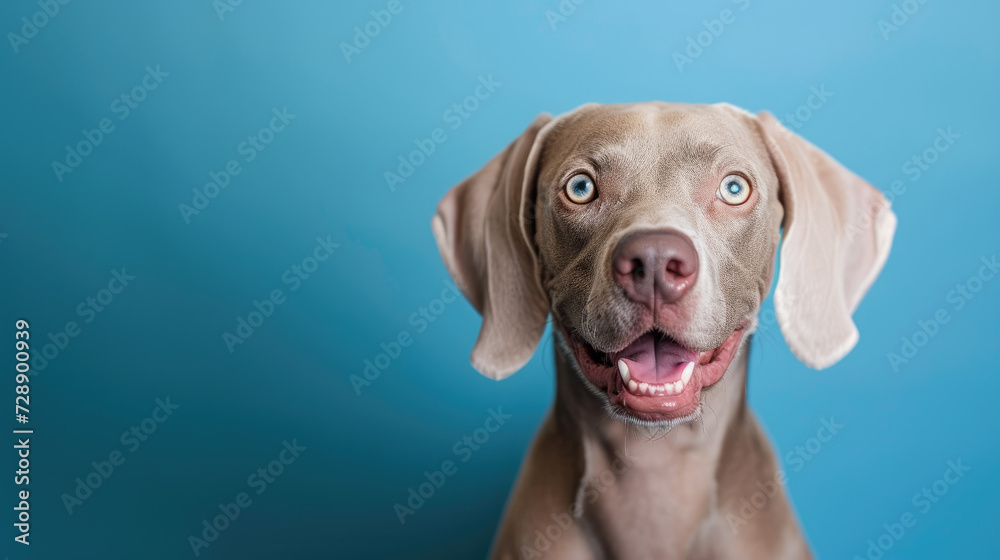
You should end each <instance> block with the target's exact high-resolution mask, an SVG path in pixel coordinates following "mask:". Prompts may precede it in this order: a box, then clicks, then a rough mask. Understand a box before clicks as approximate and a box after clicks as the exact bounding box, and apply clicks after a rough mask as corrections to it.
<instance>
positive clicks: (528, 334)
mask: <svg viewBox="0 0 1000 560" xmlns="http://www.w3.org/2000/svg"><path fill="white" fill-rule="evenodd" d="M550 121H552V117H551V116H549V115H547V114H542V115H539V116H538V117H537V118H535V120H534V122H532V123H531V125H530V126H528V128H527V130H525V131H524V132H523V133H521V135H520V136H519V137H518V138H517V139H516V140H514V142H512V143H511V144H510V145H509V146H507V148H506V149H505V150H504V151H502V152H500V154H498V155H497V156H495V157H494V158H493V159H491V160H490V161H489V163H487V164H486V166H485V167H483V168H482V169H480V170H479V171H477V172H476V173H474V174H473V175H471V176H470V177H468V178H467V179H465V180H464V181H462V182H461V183H460V184H459V185H458V186H456V187H454V188H453V189H451V190H450V191H448V194H446V195H445V197H444V198H443V199H442V200H441V202H440V203H439V204H438V208H437V215H435V216H434V219H433V220H432V221H431V227H432V229H433V230H434V238H435V239H436V240H437V245H438V250H439V251H440V252H441V257H442V258H443V259H444V263H445V266H446V267H447V268H448V272H449V273H450V274H451V277H452V278H453V279H454V280H455V283H456V284H458V287H459V288H460V289H461V290H462V293H464V294H465V297H466V298H467V299H468V300H469V302H470V303H472V306H473V307H475V308H476V310H477V311H479V313H480V314H481V315H482V316H483V324H482V327H481V328H480V330H479V338H478V339H477V340H476V345H475V346H474V347H473V349H472V367H474V368H476V369H477V370H478V371H479V372H480V373H482V374H483V375H486V376H487V377H492V378H493V379H503V378H504V377H507V376H509V375H510V374H512V373H514V372H515V371H517V370H519V369H521V367H523V366H524V364H526V363H527V362H528V360H530V359H531V355H532V354H534V352H535V348H536V347H537V346H538V343H539V342H540V341H541V339H542V334H543V333H544V332H545V324H546V320H547V319H548V315H549V304H548V298H547V297H546V296H545V292H544V290H543V289H542V285H541V278H540V271H539V265H538V256H537V253H536V251H535V248H534V232H533V231H532V228H531V227H530V223H531V222H529V221H528V213H529V212H531V213H532V217H533V212H534V198H535V195H534V193H535V179H536V177H535V175H536V171H537V163H538V157H539V151H540V139H541V132H542V129H543V128H544V127H545V125H546V124H548V123H549V122H550Z"/></svg>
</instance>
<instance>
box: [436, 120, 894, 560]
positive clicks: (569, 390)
mask: <svg viewBox="0 0 1000 560" xmlns="http://www.w3.org/2000/svg"><path fill="white" fill-rule="evenodd" d="M431 226H432V230H433V233H434V236H435V239H436V242H437V246H438V249H439V251H440V253H441V256H442V258H443V260H444V263H445V266H446V267H447V269H448V271H449V273H450V275H451V276H452V278H453V279H454V281H455V283H456V284H457V285H458V287H459V288H460V289H461V291H462V292H463V294H464V295H465V297H466V298H467V299H468V300H469V302H470V303H471V304H472V305H473V306H474V307H475V309H476V310H477V311H478V312H479V313H480V314H481V315H482V326H481V329H480V331H479V335H478V338H477V340H476V342H475V345H474V347H473V349H472V355H471V362H472V365H473V367H474V368H475V369H476V370H478V371H479V372H481V373H483V374H484V375H486V376H488V377H491V378H494V379H503V378H505V377H507V376H509V375H511V374H512V373H514V372H515V371H517V370H518V369H520V368H521V367H523V366H524V365H525V363H527V361H528V360H529V359H530V358H531V356H532V354H533V353H534V351H535V349H536V347H537V346H538V344H539V343H540V341H541V338H542V335H543V332H544V330H545V328H546V325H547V322H548V318H549V317H550V316H551V320H552V332H553V335H554V338H555V340H556V342H555V346H556V351H555V363H556V374H555V377H556V394H555V401H554V404H553V406H552V408H551V410H550V411H549V413H548V415H547V416H546V418H545V420H544V422H543V424H542V426H541V427H540V429H539V432H538V433H537V435H536V437H535V439H534V441H533V443H532V445H531V448H530V450H529V451H528V453H527V455H526V457H525V459H524V462H523V465H522V467H521V471H520V473H519V475H518V478H517V482H516V483H515V486H514V488H513V490H512V492H511V495H510V497H509V498H508V502H507V505H506V508H505V512H504V515H503V518H502V521H501V524H500V527H499V529H498V531H497V533H496V536H495V539H494V542H493V547H492V553H491V555H492V557H493V558H498V559H514V558H542V557H545V558H572V559H603V558H623V559H629V560H632V559H645V558H649V559H665V558H666V559H674V558H689V559H708V558H738V559H754V558H761V559H768V560H775V559H793V558H794V559H799V558H811V552H810V548H809V545H808V543H807V541H806V538H805V537H804V536H803V534H802V532H801V530H800V528H799V524H798V521H797V519H796V516H795V514H794V512H793V510H792V508H791V505H790V504H789V502H788V500H787V498H786V496H785V494H784V491H783V488H782V487H781V484H780V481H779V483H775V482H774V480H775V473H776V472H779V470H780V469H779V463H778V461H777V460H776V459H775V457H774V454H773V451H772V449H771V446H770V443H769V441H768V439H767V437H766V435H765V434H764V432H763V431H762V429H761V428H760V426H759V424H758V423H757V420H756V418H755V416H754V414H753V413H752V412H751V411H750V410H749V409H748V407H747V404H746V398H745V396H746V386H747V381H746V376H747V363H748V353H749V347H750V338H751V335H752V333H753V332H754V331H755V329H756V327H757V325H758V317H757V315H758V310H759V308H760V305H761V302H762V301H763V300H764V298H765V297H766V296H767V294H768V293H769V291H770V288H771V284H772V278H773V276H774V271H775V258H776V256H779V255H777V253H778V250H779V247H780V271H779V272H778V278H777V285H776V287H775V295H774V305H775V315H776V318H777V322H778V325H779V327H780V329H781V332H782V334H783V336H784V338H785V340H786V342H787V344H788V346H789V348H790V349H791V351H792V352H793V353H794V354H795V356H796V357H797V358H798V359H799V360H801V361H802V362H803V363H804V364H806V365H807V366H809V367H812V368H816V369H822V368H825V367H828V366H830V365H832V364H834V363H835V362H837V361H838V360H840V359H841V358H842V357H843V356H844V355H845V354H847V353H848V352H849V351H850V350H851V348H853V346H854V345H855V343H856V342H857V340H858V331H857V328H856V326H855V325H854V322H853V321H852V319H851V314H852V313H853V312H854V310H855V308H856V307H857V306H858V304H859V302H860V300H861V298H862V296H863V295H864V294H865V292H866V291H867V290H868V288H869V287H870V286H871V284H872V283H873V282H874V280H875V278H876V276H877V275H878V273H879V272H880V271H881V269H882V267H883V265H884V263H885V261H886V259H887V257H888V254H889V248H890V246H891V244H892V237H893V234H894V232H895V227H896V217H895V215H894V214H893V212H892V211H891V209H890V207H889V203H888V201H887V200H886V199H885V198H884V197H883V196H882V194H881V193H880V192H879V191H878V190H876V189H875V188H873V187H872V186H871V185H869V184H868V183H866V182H865V181H864V180H862V179H861V178H859V177H858V176H857V175H855V174H853V173H852V172H850V171H849V170H847V169H846V168H845V167H843V166H842V165H841V164H839V163H838V162H837V161H836V160H834V159H833V158H831V157H830V156H829V155H827V154H826V153H824V152H823V151H821V150H820V149H818V148H816V147H815V146H813V145H812V144H810V143H808V142H807V141H806V140H804V139H802V138H801V137H799V136H798V135H796V134H795V133H793V132H791V131H789V130H788V129H786V128H785V127H784V126H783V125H782V124H781V123H780V122H779V121H778V120H777V119H775V118H774V116H772V115H771V114H769V113H767V112H762V113H759V114H757V115H754V114H751V113H748V112H746V111H744V110H742V109H739V108H737V107H735V106H732V105H729V104H715V105H694V104H681V103H665V102H646V103H634V104H615V105H598V104H588V105H584V106H582V107H579V108H577V109H575V110H572V111H570V112H568V113H565V114H563V115H560V116H558V117H552V116H550V115H548V114H542V115H540V116H539V117H537V118H536V119H535V120H534V122H532V123H531V125H530V126H528V128H527V129H526V130H525V131H524V132H523V133H522V134H521V135H520V136H519V137H518V138H517V139H516V140H514V142H513V143H511V144H510V145H509V146H508V147H507V148H506V149H505V150H504V151H503V152H501V153H500V154H499V155H497V156H496V157H494V158H493V159H492V160H490V161H489V162H488V163H487V164H486V165H485V166H484V167H483V168H482V169H480V170H479V171H478V172H476V173H474V174H473V175H471V176H470V177H468V178H467V179H465V180H464V181H463V182H461V183H460V184H459V185H457V186H456V187H454V188H453V189H451V190H450V191H448V192H447V194H446V195H445V196H444V198H443V199H442V200H441V201H440V203H439V204H438V206H437V213H436V215H435V216H434V217H433V219H432V222H431ZM706 409H709V410H710V412H708V413H706ZM761 488H766V489H767V490H768V493H767V494H768V495H767V500H766V503H765V504H762V505H761V506H760V507H759V508H757V504H758V503H759V500H758V501H757V502H755V504H754V506H755V508H757V509H756V510H755V512H754V513H753V515H752V516H747V515H745V512H744V515H741V512H740V508H741V507H742V506H743V504H744V503H746V499H747V498H748V497H750V496H751V495H753V494H754V493H756V492H758V491H760V489H761ZM741 500H742V501H741Z"/></svg>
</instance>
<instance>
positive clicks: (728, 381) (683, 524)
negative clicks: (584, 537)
mask: <svg viewBox="0 0 1000 560" xmlns="http://www.w3.org/2000/svg"><path fill="white" fill-rule="evenodd" d="M748 352H749V339H747V340H744V341H743V344H742V346H741V348H740V350H739V353H738V354H737V356H736V358H735V359H734V360H733V362H732V364H731V365H730V367H729V369H728V371H727V373H726V375H725V376H724V377H723V378H722V380H720V381H719V382H718V383H717V384H716V385H714V386H713V387H710V388H708V389H707V390H705V391H704V392H703V394H702V408H701V415H700V417H699V418H696V419H693V420H691V421H689V422H686V423H683V424H680V425H677V426H674V427H673V428H672V429H669V430H666V429H663V428H656V427H644V426H641V425H638V424H635V423H629V422H625V421H623V420H621V419H619V418H616V417H614V416H612V415H610V414H609V412H608V410H607V408H606V403H605V402H604V401H603V400H602V399H600V398H599V397H598V396H597V395H595V394H594V393H592V392H591V388H588V387H587V386H586V385H585V383H584V381H583V379H582V378H581V376H580V375H579V374H578V373H577V371H576V370H575V369H574V367H575V366H574V365H572V364H571V363H570V362H569V361H568V360H571V359H572V358H569V357H567V355H566V354H565V352H564V351H563V350H562V349H561V348H559V347H558V346H557V348H556V352H555V354H556V371H557V374H556V375H557V388H556V403H555V408H554V411H553V412H554V416H555V418H554V419H555V421H556V422H557V424H558V425H560V429H561V430H562V431H563V432H564V433H566V435H567V436H568V437H572V438H577V439H578V441H579V442H581V445H579V446H578V447H577V449H578V450H579V452H580V454H581V455H582V457H579V458H578V459H580V460H582V462H583V463H584V469H583V472H584V475H583V478H582V480H580V481H579V491H578V492H577V503H576V507H577V511H578V512H582V517H581V520H582V521H583V522H584V523H589V524H591V525H595V526H596V527H592V528H593V529H597V530H596V531H593V533H595V534H603V535H607V537H606V538H607V539H608V541H609V542H603V543H594V544H597V545H599V546H600V547H601V548H605V549H612V550H618V551H622V550H627V549H630V550H631V549H632V546H633V545H635V544H636V543H641V542H650V541H649V538H648V537H649V535H650V534H655V535H657V538H658V539H659V540H658V542H657V546H658V547H659V546H662V547H664V549H665V550H675V551H676V550H691V548H692V547H695V548H699V547H700V546H703V545H699V544H697V541H706V542H708V541H710V540H711V534H712V532H713V531H715V530H718V525H719V523H720V519H721V517H722V516H720V515H718V508H717V504H718V501H719V494H720V491H721V490H722V489H723V487H725V486H727V485H728V484H729V482H727V480H724V479H725V478H726V475H727V473H726V472H725V471H726V470H727V469H725V465H724V462H723V461H721V460H720V458H721V457H722V456H723V454H726V453H731V452H733V449H732V448H733V447H738V446H739V445H740V444H739V443H733V441H734V439H735V440H740V435H741V432H742V431H743V429H744V428H743V427H744V426H749V425H753V421H752V420H751V421H750V422H747V421H746V418H745V417H746V416H747V415H749V414H750V413H749V412H748V411H747V408H746V399H745V393H746V372H747V362H748V359H747V356H748ZM730 478H731V477H730ZM654 523H655V524H654ZM602 529H603V530H602ZM699 535H700V536H701V538H700V539H699V538H693V537H698V536H699ZM644 537H645V540H644ZM611 541H615V542H611ZM704 546H710V545H704ZM646 552H653V551H646ZM636 553H640V551H636Z"/></svg>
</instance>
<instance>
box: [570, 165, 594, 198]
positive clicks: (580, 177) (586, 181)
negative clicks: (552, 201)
mask: <svg viewBox="0 0 1000 560" xmlns="http://www.w3.org/2000/svg"><path fill="white" fill-rule="evenodd" d="M566 196H567V197H569V199H570V200H572V201H573V202H575V203H577V204H586V203H588V202H590V201H591V200H594V199H595V198H597V187H595V186H594V181H593V180H592V179H591V178H590V176H588V175H585V174H583V173H579V174H577V175H573V176H572V177H570V179H569V182H568V183H566Z"/></svg>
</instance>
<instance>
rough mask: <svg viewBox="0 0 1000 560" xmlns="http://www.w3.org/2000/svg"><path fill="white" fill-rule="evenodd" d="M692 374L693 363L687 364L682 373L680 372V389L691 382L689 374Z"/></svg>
mask: <svg viewBox="0 0 1000 560" xmlns="http://www.w3.org/2000/svg"><path fill="white" fill-rule="evenodd" d="M692 373H694V362H688V365H686V366H684V371H682V372H681V387H684V386H686V385H687V384H688V381H691V374H692Z"/></svg>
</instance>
